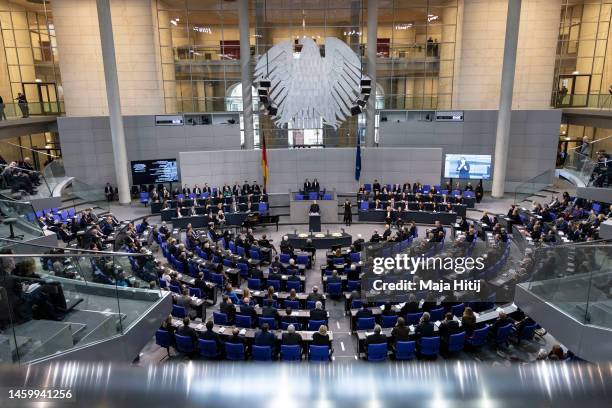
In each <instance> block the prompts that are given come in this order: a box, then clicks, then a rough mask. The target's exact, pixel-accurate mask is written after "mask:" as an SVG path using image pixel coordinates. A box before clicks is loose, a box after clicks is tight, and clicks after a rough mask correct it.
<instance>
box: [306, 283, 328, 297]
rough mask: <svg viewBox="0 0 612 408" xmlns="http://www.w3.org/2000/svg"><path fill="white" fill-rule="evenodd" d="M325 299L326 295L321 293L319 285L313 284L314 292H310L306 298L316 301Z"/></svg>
mask: <svg viewBox="0 0 612 408" xmlns="http://www.w3.org/2000/svg"><path fill="white" fill-rule="evenodd" d="M323 299H325V297H324V296H323V295H322V294H321V293H319V287H318V286H316V285H315V286H313V287H312V292H311V293H309V294H308V297H307V298H306V300H314V301H323Z"/></svg>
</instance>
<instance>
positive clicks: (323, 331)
mask: <svg viewBox="0 0 612 408" xmlns="http://www.w3.org/2000/svg"><path fill="white" fill-rule="evenodd" d="M311 344H312V345H313V346H328V347H329V351H330V354H331V352H332V344H331V340H330V339H329V334H327V326H325V325H324V324H322V325H321V326H320V327H319V330H318V331H316V332H315V333H313V334H312V343H311Z"/></svg>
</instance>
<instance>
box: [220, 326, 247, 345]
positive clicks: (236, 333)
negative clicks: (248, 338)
mask: <svg viewBox="0 0 612 408" xmlns="http://www.w3.org/2000/svg"><path fill="white" fill-rule="evenodd" d="M225 342H226V343H230V344H245V341H244V338H242V337H240V329H239V328H237V327H234V329H233V330H232V335H231V336H230V337H228V339H227V340H225Z"/></svg>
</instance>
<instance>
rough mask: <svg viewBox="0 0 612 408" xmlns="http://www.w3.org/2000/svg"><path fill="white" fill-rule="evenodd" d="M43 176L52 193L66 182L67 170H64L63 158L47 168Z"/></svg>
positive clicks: (55, 160) (57, 159) (51, 163)
mask: <svg viewBox="0 0 612 408" xmlns="http://www.w3.org/2000/svg"><path fill="white" fill-rule="evenodd" d="M43 176H44V177H45V180H46V181H47V184H48V185H49V188H50V189H51V191H53V190H54V189H55V187H57V185H59V184H60V183H61V182H63V181H65V180H66V170H65V169H64V161H63V160H62V158H56V159H54V160H53V161H52V162H50V163H49V164H47V165H46V166H45V169H44V170H43Z"/></svg>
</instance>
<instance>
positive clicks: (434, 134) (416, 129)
mask: <svg viewBox="0 0 612 408" xmlns="http://www.w3.org/2000/svg"><path fill="white" fill-rule="evenodd" d="M560 123H561V111H560V110H529V111H523V110H519V111H513V112H512V127H511V131H510V132H511V133H510V148H509V151H508V154H509V157H508V168H507V173H506V181H507V185H506V191H513V188H514V186H515V185H516V184H518V183H519V182H521V181H525V180H528V179H530V178H532V177H535V176H537V175H539V174H541V173H543V172H545V171H546V170H550V169H554V168H555V160H556V155H557V144H558V141H559V125H560ZM496 127H497V111H493V110H473V111H465V112H464V121H463V122H425V121H411V122H400V123H397V122H395V121H393V120H392V116H389V122H381V123H380V136H379V137H380V140H379V145H380V146H383V147H390V146H415V147H419V146H432V147H440V148H442V149H443V153H444V154H447V153H455V154H458V153H463V154H490V155H491V156H493V155H494V153H495V131H496ZM487 184H488V183H487Z"/></svg>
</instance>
